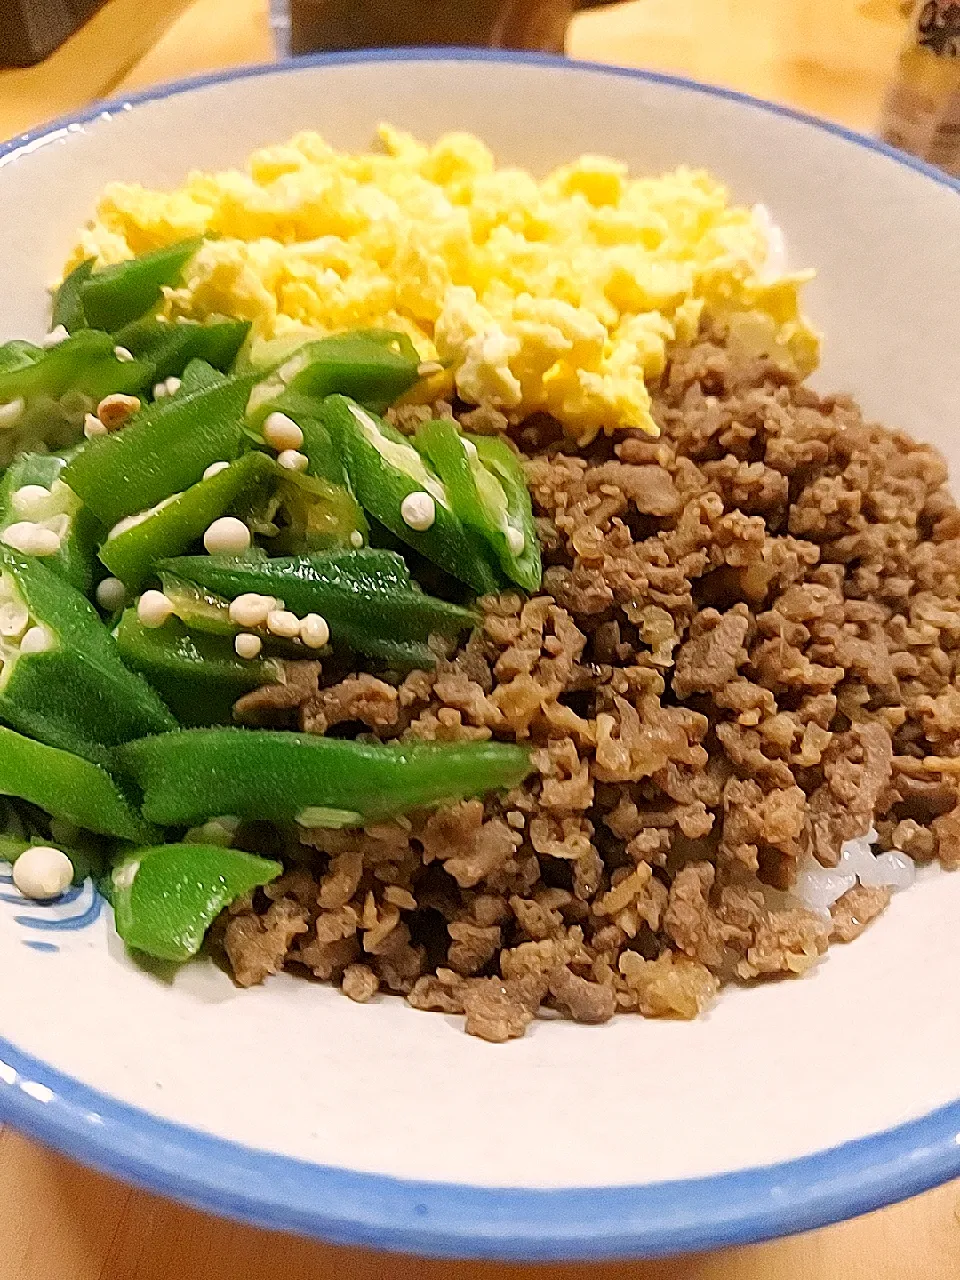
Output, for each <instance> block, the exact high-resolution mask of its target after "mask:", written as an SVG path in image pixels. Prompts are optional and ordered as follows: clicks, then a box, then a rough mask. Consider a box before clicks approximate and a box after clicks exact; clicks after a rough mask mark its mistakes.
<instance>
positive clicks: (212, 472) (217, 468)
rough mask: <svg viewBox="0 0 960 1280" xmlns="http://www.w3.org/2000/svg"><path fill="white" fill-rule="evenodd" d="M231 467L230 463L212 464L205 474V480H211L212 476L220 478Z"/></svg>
mask: <svg viewBox="0 0 960 1280" xmlns="http://www.w3.org/2000/svg"><path fill="white" fill-rule="evenodd" d="M229 465H230V463H229V462H211V463H210V465H209V467H207V469H206V471H204V473H203V478H204V480H209V479H210V477H211V476H218V475H219V474H220V472H221V471H226V469H227V467H229Z"/></svg>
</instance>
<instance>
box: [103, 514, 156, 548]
mask: <svg viewBox="0 0 960 1280" xmlns="http://www.w3.org/2000/svg"><path fill="white" fill-rule="evenodd" d="M149 517H150V512H149V511H137V512H135V514H134V515H132V516H124V517H123V519H122V520H118V521H117V523H116V524H115V525H114V526H113V528H112V529H111V530H110V531H109V533H108V534H107V541H108V542H109V541H110V539H111V538H119V537H120V535H121V533H126V532H127V531H128V530H129V529H135V528H136V527H137V525H138V524H143V523H144V521H145V520H148V519H149Z"/></svg>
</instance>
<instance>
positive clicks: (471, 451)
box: [460, 436, 477, 458]
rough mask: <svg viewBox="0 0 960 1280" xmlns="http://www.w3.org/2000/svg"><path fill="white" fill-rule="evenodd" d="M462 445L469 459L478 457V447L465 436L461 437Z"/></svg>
mask: <svg viewBox="0 0 960 1280" xmlns="http://www.w3.org/2000/svg"><path fill="white" fill-rule="evenodd" d="M460 443H461V444H462V445H463V451H464V453H465V454H466V455H467V457H468V458H475V457H476V456H477V446H476V445H475V444H474V443H473V441H472V440H467V438H466V437H465V436H461V437H460Z"/></svg>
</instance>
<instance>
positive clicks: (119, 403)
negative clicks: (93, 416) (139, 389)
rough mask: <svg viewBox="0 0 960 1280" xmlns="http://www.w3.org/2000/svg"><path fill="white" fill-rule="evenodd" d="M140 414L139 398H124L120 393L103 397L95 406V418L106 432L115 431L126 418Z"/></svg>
mask: <svg viewBox="0 0 960 1280" xmlns="http://www.w3.org/2000/svg"><path fill="white" fill-rule="evenodd" d="M139 412H140V397H139V396H125V395H122V394H121V393H120V392H117V393H115V394H114V395H110V396H104V398H103V399H102V400H101V401H100V403H99V404H98V405H97V417H98V418H99V419H100V421H101V422H102V423H103V425H104V426H105V427H106V428H107V430H108V431H116V430H117V428H118V427H122V426H123V424H124V423H125V422H126V421H127V419H128V418H132V417H133V415H134V414H135V413H139Z"/></svg>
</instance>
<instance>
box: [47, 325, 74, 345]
mask: <svg viewBox="0 0 960 1280" xmlns="http://www.w3.org/2000/svg"><path fill="white" fill-rule="evenodd" d="M69 337H70V335H69V333H67V331H66V329H65V328H64V326H63V325H62V324H58V325H56V326H55V327H54V328H53V329H51V330H50V332H49V333H45V334H44V335H43V337H42V338H41V339H40V345H41V347H59V345H60V343H61V342H66V340H67V339H68V338H69Z"/></svg>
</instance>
